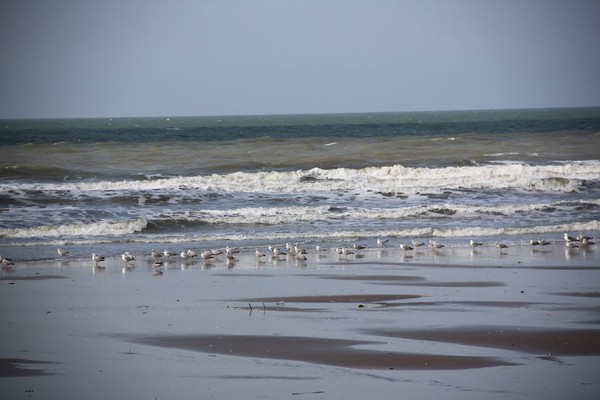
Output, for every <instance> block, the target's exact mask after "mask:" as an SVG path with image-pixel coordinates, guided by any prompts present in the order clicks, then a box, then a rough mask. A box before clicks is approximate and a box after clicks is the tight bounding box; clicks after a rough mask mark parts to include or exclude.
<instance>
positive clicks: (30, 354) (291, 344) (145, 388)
mask: <svg viewBox="0 0 600 400" xmlns="http://www.w3.org/2000/svg"><path fill="white" fill-rule="evenodd" d="M366 244H367V248H366V249H364V250H360V251H356V252H355V254H349V255H338V254H336V253H335V251H334V250H333V249H332V247H333V246H329V250H328V251H326V252H316V251H315V250H314V249H313V248H312V247H310V248H309V247H308V244H306V250H307V254H306V258H307V259H306V260H298V259H297V258H296V257H291V256H278V257H275V256H272V255H270V254H267V256H266V257H264V258H263V257H261V258H257V257H256V256H255V254H254V251H253V249H252V250H250V249H241V251H240V253H237V254H235V260H233V261H231V262H228V260H227V259H226V258H225V257H224V255H220V256H218V257H217V259H216V260H214V261H212V262H210V263H208V264H206V263H204V262H203V260H202V259H199V260H198V259H191V260H186V261H182V260H181V259H180V258H179V257H172V258H171V259H170V260H168V261H167V259H166V258H164V257H163V258H162V260H163V263H164V264H163V267H162V274H157V273H156V268H154V267H153V263H154V260H153V259H152V258H151V257H150V256H149V251H148V253H146V254H142V253H136V256H137V257H136V260H135V261H133V262H131V263H129V264H128V265H127V264H126V263H125V262H124V261H123V260H121V258H120V257H117V256H113V257H108V258H107V260H106V261H103V262H100V263H98V265H96V263H94V262H93V261H92V260H91V259H90V258H89V257H86V258H83V257H76V256H66V257H60V258H56V259H44V260H33V261H22V262H17V263H15V265H14V266H11V267H10V268H4V269H3V271H2V277H1V280H0V324H1V326H2V336H3V337H2V351H1V354H0V362H1V364H0V378H1V383H2V393H3V397H4V398H11V399H20V398H23V399H25V398H40V399H44V398H62V399H76V398H87V399H105V398H129V399H147V398H153V399H154V398H157V399H164V398H263V399H264V398H267V399H270V398H272V399H281V398H323V399H325V398H344V399H361V398H374V399H377V398H379V399H391V398H398V397H399V396H401V397H409V398H416V399H430V398H435V397H438V396H440V397H443V398H449V399H471V398H472V399H496V398H498V399H500V398H502V399H506V398H515V399H517V398H545V399H549V398H572V399H595V398H596V397H597V394H598V392H599V389H598V387H599V385H600V379H599V378H598V375H597V368H598V365H600V344H599V343H600V342H599V341H598V338H600V328H599V324H600V293H599V292H598V288H599V287H600V256H599V253H598V251H597V249H596V248H595V245H591V246H587V247H581V248H573V249H568V248H566V247H565V244H564V243H561V242H559V241H556V242H554V243H552V244H550V245H548V246H544V247H537V248H533V247H532V246H526V245H516V246H510V247H509V248H507V249H502V250H499V249H498V248H496V247H495V246H493V245H484V246H481V247H477V248H476V249H471V248H469V247H447V248H441V249H438V250H433V249H431V248H430V247H428V246H425V247H423V248H420V249H416V250H412V251H404V250H401V249H399V248H398V246H397V242H396V243H392V241H390V243H389V245H388V246H387V247H378V246H376V245H373V244H371V243H370V242H369V243H366ZM71 250H75V251H74V253H77V251H79V252H81V253H84V252H87V251H88V250H91V249H89V248H87V247H85V246H84V247H81V248H77V249H71ZM148 250H149V249H148ZM265 251H266V249H265Z"/></svg>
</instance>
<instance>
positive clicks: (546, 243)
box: [537, 239, 551, 246]
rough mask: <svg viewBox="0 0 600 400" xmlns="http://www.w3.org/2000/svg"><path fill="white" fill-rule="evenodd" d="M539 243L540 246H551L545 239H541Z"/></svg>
mask: <svg viewBox="0 0 600 400" xmlns="http://www.w3.org/2000/svg"><path fill="white" fill-rule="evenodd" d="M537 242H538V244H539V245H540V246H548V245H549V244H551V243H550V242H549V241H547V240H544V239H539V240H538V241H537Z"/></svg>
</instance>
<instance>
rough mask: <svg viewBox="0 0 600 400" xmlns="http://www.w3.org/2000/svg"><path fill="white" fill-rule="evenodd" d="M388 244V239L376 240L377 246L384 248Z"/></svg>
mask: <svg viewBox="0 0 600 400" xmlns="http://www.w3.org/2000/svg"><path fill="white" fill-rule="evenodd" d="M388 242H389V240H388V239H377V246H385V245H387V243H388Z"/></svg>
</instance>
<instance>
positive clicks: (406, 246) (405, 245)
mask: <svg viewBox="0 0 600 400" xmlns="http://www.w3.org/2000/svg"><path fill="white" fill-rule="evenodd" d="M400 248H401V249H402V250H404V251H408V250H412V249H413V248H412V247H411V246H409V245H407V244H404V243H401V244H400Z"/></svg>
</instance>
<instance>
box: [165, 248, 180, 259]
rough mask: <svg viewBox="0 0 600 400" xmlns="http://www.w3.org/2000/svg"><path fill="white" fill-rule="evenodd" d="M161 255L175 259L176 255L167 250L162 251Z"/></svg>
mask: <svg viewBox="0 0 600 400" xmlns="http://www.w3.org/2000/svg"><path fill="white" fill-rule="evenodd" d="M163 254H164V256H165V257H175V256H176V255H177V253H175V252H174V251H168V250H167V249H165V251H163Z"/></svg>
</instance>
